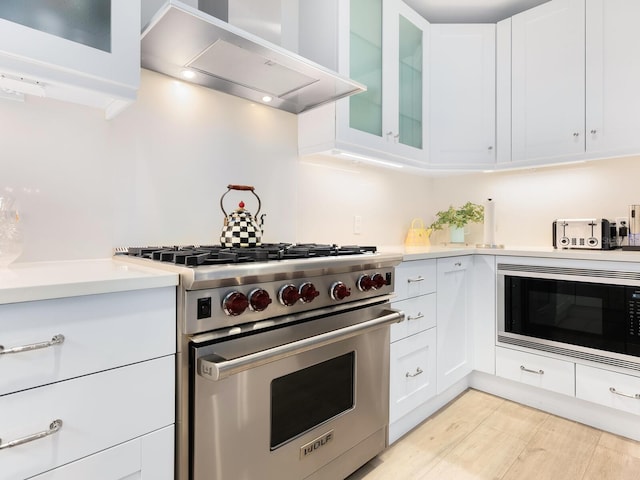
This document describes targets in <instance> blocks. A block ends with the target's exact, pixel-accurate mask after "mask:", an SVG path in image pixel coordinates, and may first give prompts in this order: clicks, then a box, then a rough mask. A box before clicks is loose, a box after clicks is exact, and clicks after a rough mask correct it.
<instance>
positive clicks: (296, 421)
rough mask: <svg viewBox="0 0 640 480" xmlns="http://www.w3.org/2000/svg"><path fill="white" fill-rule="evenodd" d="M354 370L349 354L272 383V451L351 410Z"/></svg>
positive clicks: (353, 356) (352, 357) (351, 357)
mask: <svg viewBox="0 0 640 480" xmlns="http://www.w3.org/2000/svg"><path fill="white" fill-rule="evenodd" d="M354 368H355V352H350V353H348V354H346V355H341V356H339V357H336V358H333V359H331V360H327V361H326V362H322V363H319V364H317V365H313V366H311V367H307V368H305V369H302V370H298V371H295V372H293V373H290V374H288V375H285V376H283V377H279V378H276V379H275V380H273V381H272V382H271V449H272V450H274V449H275V448H277V447H279V446H280V445H282V444H284V443H286V442H288V441H289V440H291V439H293V438H295V437H297V436H298V435H300V434H302V433H304V432H306V431H308V430H310V429H312V428H314V427H316V426H317V425H320V424H322V423H324V422H326V421H327V420H329V419H331V418H333V417H335V416H336V415H339V414H340V413H342V412H345V411H347V410H350V409H352V408H353V405H354V386H355V373H354Z"/></svg>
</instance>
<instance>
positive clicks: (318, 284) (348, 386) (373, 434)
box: [121, 244, 404, 480]
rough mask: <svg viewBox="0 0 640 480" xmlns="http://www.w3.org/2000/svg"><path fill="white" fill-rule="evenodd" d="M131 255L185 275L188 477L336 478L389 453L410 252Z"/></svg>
mask: <svg viewBox="0 0 640 480" xmlns="http://www.w3.org/2000/svg"><path fill="white" fill-rule="evenodd" d="M121 258H122V259H123V260H125V261H134V262H143V263H144V262H154V263H153V264H154V265H156V266H160V267H164V268H167V269H171V270H174V271H176V272H178V273H179V274H180V286H179V289H178V302H177V303H178V312H177V330H178V354H177V375H176V378H177V393H176V400H177V409H176V429H177V434H176V478H177V479H178V480H231V479H233V480H255V479H261V480H302V479H315V480H320V479H323V480H335V479H341V478H344V477H346V476H348V475H349V474H350V473H352V472H353V471H355V470H356V469H358V468H359V467H360V466H361V465H363V464H364V463H366V462H367V461H368V460H370V459H371V458H373V457H374V456H375V455H377V454H378V453H379V452H381V451H382V450H383V449H384V448H385V447H386V445H387V435H388V434H387V429H388V415H389V414H388V412H389V400H388V398H389V391H388V389H389V326H390V325H391V324H392V323H394V322H398V321H401V320H403V318H404V315H403V314H402V312H398V311H393V310H391V309H390V308H389V300H390V298H391V294H392V293H393V288H394V267H395V265H397V264H398V263H399V262H400V260H401V257H400V256H398V255H387V254H381V253H378V252H377V251H376V249H375V247H357V246H355V247H354V246H347V247H337V246H335V245H315V244H311V245H289V244H267V245H262V246H261V247H258V248H255V249H254V248H244V249H242V248H240V249H225V248H221V247H181V248H143V249H129V251H128V252H127V255H123V256H122V257H121ZM147 264H149V263H147Z"/></svg>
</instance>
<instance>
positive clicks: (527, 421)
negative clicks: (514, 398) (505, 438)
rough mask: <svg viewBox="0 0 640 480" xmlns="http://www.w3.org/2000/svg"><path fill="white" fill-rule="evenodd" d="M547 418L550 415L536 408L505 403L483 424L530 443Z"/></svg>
mask: <svg viewBox="0 0 640 480" xmlns="http://www.w3.org/2000/svg"><path fill="white" fill-rule="evenodd" d="M547 417H549V414H548V413H545V412H542V411H540V410H536V409H535V408H530V407H527V406H525V405H520V404H517V403H514V402H509V401H505V402H503V403H502V404H501V405H500V406H499V407H498V408H497V409H496V411H495V412H493V413H492V414H491V415H489V417H487V419H486V420H485V421H484V422H483V423H482V424H483V425H486V426H490V427H493V428H495V429H497V430H500V431H502V432H505V433H508V434H509V435H513V436H514V437H518V438H519V439H521V440H524V441H526V442H528V441H529V440H531V438H532V437H533V436H534V435H535V434H536V432H537V431H538V429H539V428H540V425H542V423H543V422H544V421H545V420H546V419H547Z"/></svg>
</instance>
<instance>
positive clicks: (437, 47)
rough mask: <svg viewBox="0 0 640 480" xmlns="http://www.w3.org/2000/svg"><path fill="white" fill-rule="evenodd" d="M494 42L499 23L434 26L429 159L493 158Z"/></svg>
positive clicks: (489, 161) (461, 162)
mask: <svg viewBox="0 0 640 480" xmlns="http://www.w3.org/2000/svg"><path fill="white" fill-rule="evenodd" d="M495 42H496V26H495V25H481V24H474V25H471V24H470V25H444V24H440V25H432V26H431V53H430V60H431V81H430V82H429V87H430V97H431V98H430V103H429V110H430V116H431V122H430V128H431V135H430V136H429V137H430V138H429V143H430V150H431V155H430V162H429V163H430V164H432V165H442V166H445V167H452V166H461V167H462V166H467V167H475V166H492V165H493V164H494V162H495V158H496V149H495V126H496V116H495V112H496V107H495V103H496V70H495V68H496V43H495Z"/></svg>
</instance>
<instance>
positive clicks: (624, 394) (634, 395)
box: [609, 387, 640, 400]
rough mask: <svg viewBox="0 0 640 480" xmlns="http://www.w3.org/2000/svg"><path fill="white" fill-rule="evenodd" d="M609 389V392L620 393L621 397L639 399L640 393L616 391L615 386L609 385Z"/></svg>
mask: <svg viewBox="0 0 640 480" xmlns="http://www.w3.org/2000/svg"><path fill="white" fill-rule="evenodd" d="M609 391H610V392H611V393H615V394H616V395H620V396H621V397H627V398H635V399H636V400H640V393H633V394H630V393H623V392H619V391H617V390H616V389H615V388H613V387H609Z"/></svg>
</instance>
